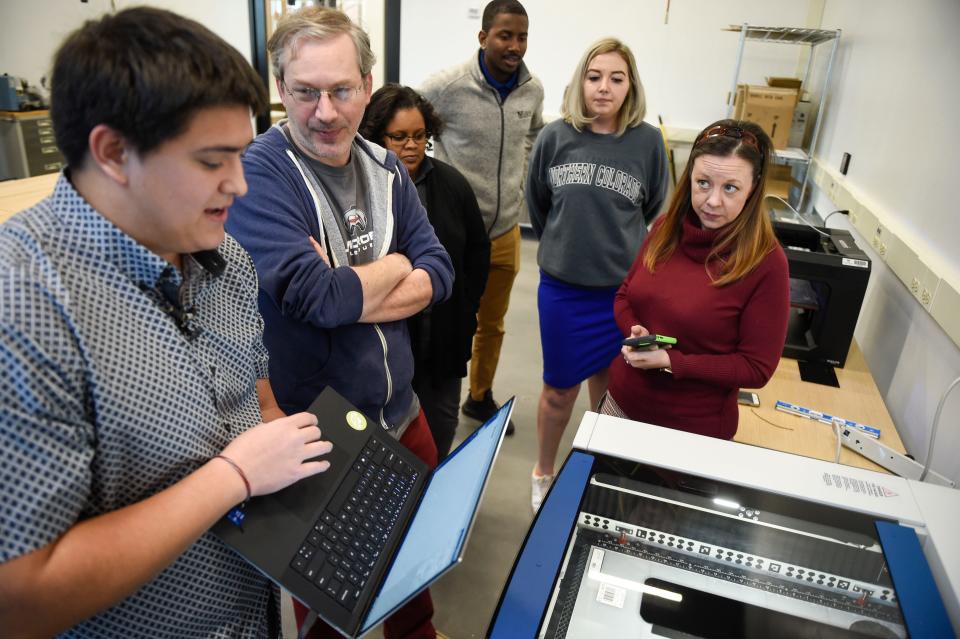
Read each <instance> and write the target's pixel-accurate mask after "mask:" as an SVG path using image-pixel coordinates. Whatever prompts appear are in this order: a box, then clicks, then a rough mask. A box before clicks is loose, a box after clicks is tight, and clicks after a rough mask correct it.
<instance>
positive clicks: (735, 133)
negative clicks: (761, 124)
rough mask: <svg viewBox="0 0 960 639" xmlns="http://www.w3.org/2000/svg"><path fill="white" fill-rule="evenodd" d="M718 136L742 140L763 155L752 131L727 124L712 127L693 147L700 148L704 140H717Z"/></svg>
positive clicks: (702, 134) (758, 141)
mask: <svg viewBox="0 0 960 639" xmlns="http://www.w3.org/2000/svg"><path fill="white" fill-rule="evenodd" d="M717 136H722V137H725V138H734V139H736V140H740V141H741V142H743V143H744V144H746V145H747V146H752V147H753V148H754V149H756V150H757V152H758V153H760V155H761V156H762V155H763V148H762V147H761V146H760V140H758V139H757V136H755V135H754V134H753V133H751V132H750V131H746V130H744V129H741V128H740V127H738V126H731V125H726V124H718V125H716V126H712V127H710V128H709V129H707V130H706V131H704V132H703V133H701V134H700V137H699V138H697V141H696V143H694V145H693V146H695V147H696V146H699V145H700V144H701V143H703V141H704V140H706V139H708V138H715V137H717Z"/></svg>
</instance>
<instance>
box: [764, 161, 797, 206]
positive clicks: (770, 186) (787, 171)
mask: <svg viewBox="0 0 960 639" xmlns="http://www.w3.org/2000/svg"><path fill="white" fill-rule="evenodd" d="M794 186H796V185H795V184H794V181H793V167H791V166H788V165H784V164H771V165H770V173H769V174H768V175H767V186H766V189H765V190H764V192H763V198H764V199H763V203H762V206H763V210H764V211H766V212H767V214H768V215H769V213H770V209H771V208H780V207H783V203H782V202H780V200H775V199H767V196H768V195H776V196H779V197H782V198H783V199H784V200H786V201H788V202H789V201H790V189H791V188H793V187H794Z"/></svg>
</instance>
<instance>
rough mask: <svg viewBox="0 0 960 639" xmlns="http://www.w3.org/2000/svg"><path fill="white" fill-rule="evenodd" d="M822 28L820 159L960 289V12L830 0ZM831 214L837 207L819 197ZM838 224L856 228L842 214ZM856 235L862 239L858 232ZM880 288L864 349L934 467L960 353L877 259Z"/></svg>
mask: <svg viewBox="0 0 960 639" xmlns="http://www.w3.org/2000/svg"><path fill="white" fill-rule="evenodd" d="M823 21H824V26H826V27H838V28H841V29H843V37H842V39H841V49H840V55H839V61H838V65H837V68H836V70H835V74H834V81H833V82H832V87H831V91H830V94H829V96H830V97H829V102H828V104H827V105H826V107H825V117H824V124H823V130H822V136H823V140H822V144H821V145H820V151H819V153H818V154H817V156H818V160H819V161H820V162H821V163H823V164H824V165H826V166H828V167H832V168H833V169H837V167H838V166H839V164H840V159H841V156H842V154H843V153H844V152H848V153H850V154H851V156H852V160H851V162H850V169H849V172H848V174H847V176H846V177H845V180H846V183H847V184H848V185H849V187H850V188H851V190H854V189H855V190H856V191H857V192H858V193H860V194H862V195H863V196H864V197H863V200H864V201H865V202H866V201H869V203H870V208H871V209H872V210H873V212H874V213H875V214H876V215H877V217H878V218H880V220H881V221H882V222H883V224H884V225H885V226H886V227H888V228H890V229H892V230H894V231H895V233H896V235H897V236H898V237H899V238H900V239H901V240H902V241H904V242H905V243H906V244H908V245H909V246H910V248H912V249H913V251H914V252H916V253H917V254H918V255H919V256H920V257H921V259H923V260H924V261H925V262H926V263H927V264H929V265H930V266H931V267H933V268H934V270H935V271H936V272H937V273H938V274H939V275H940V277H942V278H944V279H946V280H948V281H949V282H950V283H951V285H952V286H953V288H954V289H955V290H957V289H960V275H958V273H960V252H958V250H957V248H956V246H957V240H956V238H957V220H958V218H957V199H956V196H955V193H954V192H953V188H952V187H953V186H954V184H955V183H956V179H957V178H956V175H955V174H956V170H957V167H958V160H960V154H958V152H957V148H958V142H957V140H958V139H960V121H958V120H957V117H956V113H957V104H960V86H958V84H957V80H956V79H957V68H958V63H960V39H958V38H957V36H956V30H957V27H958V26H960V3H958V2H956V1H955V0H923V1H921V2H915V3H909V4H904V3H900V2H897V1H896V0H882V1H879V2H878V1H876V0H828V1H827V3H826V6H825V11H824V16H823ZM817 206H818V208H819V210H821V211H829V210H832V209H833V208H834V206H833V203H832V202H830V201H829V200H827V198H826V197H825V196H824V195H823V194H822V193H821V194H818V199H817ZM830 221H831V225H833V224H832V223H833V222H837V223H838V224H843V225H844V226H846V227H849V224H848V223H847V220H846V219H845V218H842V217H841V216H839V215H835V216H833V218H831V220H830ZM854 232H855V234H856V231H854ZM856 235H857V243H858V244H859V245H860V246H861V247H863V248H865V249H866V250H867V251H868V252H869V253H870V254H871V257H872V258H873V265H874V267H873V268H874V270H873V274H872V276H871V281H870V288H869V290H868V294H867V298H866V300H865V303H864V307H863V310H862V311H861V315H860V321H859V324H858V325H857V331H856V338H857V341H858V342H859V343H860V345H861V348H862V350H863V352H864V354H865V356H866V359H867V362H868V363H869V365H870V369H871V371H872V373H873V375H874V377H875V378H876V380H877V385H878V386H879V388H880V392H881V393H882V394H883V396H884V401H885V402H886V405H887V409H888V410H889V411H890V414H891V416H892V417H893V420H894V422H895V423H896V424H897V428H898V430H899V431H900V434H901V436H902V437H903V440H904V443H905V444H906V446H907V449H908V450H909V451H910V452H911V453H913V454H914V455H915V456H916V457H917V459H918V460H921V461H923V460H924V458H925V456H926V451H927V442H928V438H929V433H930V427H931V424H932V420H933V415H934V412H935V410H936V405H937V401H938V400H939V398H940V395H941V393H943V391H944V390H945V388H946V387H947V385H948V384H949V383H950V382H951V381H952V380H953V379H955V378H956V377H957V376H958V375H960V348H958V347H957V345H956V344H955V343H954V342H953V341H951V340H950V339H949V337H948V336H947V335H946V334H945V333H944V331H943V330H942V329H941V328H940V326H938V325H937V323H936V322H935V321H934V320H933V319H932V318H931V316H930V315H929V314H928V313H927V312H926V310H925V309H924V308H923V307H922V306H921V305H920V304H919V303H918V302H917V301H916V300H915V299H914V297H913V296H912V295H911V294H910V292H909V290H908V289H907V287H906V286H905V285H904V284H903V283H902V282H901V281H900V279H899V278H897V276H896V275H895V274H894V273H893V272H892V271H891V269H890V268H889V267H887V266H886V265H885V264H884V263H883V261H882V259H881V258H880V256H879V255H877V254H876V253H875V252H874V251H873V250H872V249H871V248H870V242H869V239H870V238H863V237H860V236H859V234H856ZM958 450H960V391H954V395H953V396H952V398H951V399H950V400H948V402H947V404H946V405H945V408H944V413H943V415H942V417H941V426H940V432H939V434H938V436H937V447H936V450H935V451H934V455H933V467H934V468H935V469H936V470H937V471H939V472H941V473H942V474H945V475H947V476H948V477H950V478H952V479H954V480H960V455H957V451H958Z"/></svg>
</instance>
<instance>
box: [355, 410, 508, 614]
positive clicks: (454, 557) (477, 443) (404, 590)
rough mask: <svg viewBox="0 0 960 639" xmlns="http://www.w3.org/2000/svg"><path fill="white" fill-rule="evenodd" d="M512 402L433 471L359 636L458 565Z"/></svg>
mask: <svg viewBox="0 0 960 639" xmlns="http://www.w3.org/2000/svg"><path fill="white" fill-rule="evenodd" d="M513 401H514V400H513V399H512V398H511V399H510V401H508V402H506V403H505V404H504V405H503V406H502V407H501V408H500V410H498V411H497V413H496V414H495V415H494V416H493V417H491V418H490V419H489V420H488V421H487V422H486V423H485V424H484V425H483V426H481V427H480V428H478V429H477V430H476V431H474V432H473V434H472V435H470V437H468V438H467V439H466V440H465V441H464V442H463V443H462V444H461V445H460V446H459V447H458V448H457V450H456V451H454V452H453V454H451V455H450V456H449V457H447V458H446V459H445V460H444V462H443V464H441V465H440V466H439V467H438V468H437V469H436V470H435V471H434V473H433V477H432V478H431V480H430V485H429V486H428V487H427V489H426V491H425V492H424V494H423V499H422V500H421V502H420V506H419V508H418V509H417V513H416V515H414V518H413V521H412V522H411V523H410V527H409V529H408V530H407V534H406V537H405V538H404V540H403V543H402V544H401V545H400V548H399V549H398V550H397V556H396V558H395V559H394V562H393V565H392V566H391V567H390V572H389V573H388V574H387V578H386V580H385V581H384V583H383V587H382V588H381V589H380V593H379V594H378V595H377V598H376V599H375V600H374V602H373V606H371V608H370V612H369V613H368V614H367V619H366V622H365V623H364V627H363V629H362V631H361V632H366V631H367V629H369V628H371V627H372V626H374V625H375V624H377V623H379V622H380V621H381V620H382V619H383V618H384V617H386V616H387V615H388V614H390V613H391V612H393V610H394V609H395V608H397V607H399V606H400V605H402V604H403V603H404V602H406V601H407V599H409V598H410V597H412V596H413V595H415V594H417V593H418V592H420V591H421V590H422V589H423V588H425V587H426V586H428V585H430V584H431V583H433V581H434V580H435V579H437V578H438V577H440V575H442V574H443V573H444V572H446V571H447V570H448V569H449V568H450V567H452V566H454V565H456V563H457V562H458V561H459V559H460V556H461V555H462V553H463V548H464V546H465V545H466V540H467V533H469V531H470V527H471V526H472V524H473V519H474V517H475V515H476V512H477V508H478V507H479V505H480V497H481V496H482V494H483V489H484V486H485V485H486V482H487V477H488V476H489V474H490V469H491V467H492V466H493V461H494V458H495V457H496V454H497V451H498V450H499V448H500V442H501V441H502V439H503V431H504V429H505V428H506V425H507V420H508V419H509V417H510V412H511V409H512V408H513Z"/></svg>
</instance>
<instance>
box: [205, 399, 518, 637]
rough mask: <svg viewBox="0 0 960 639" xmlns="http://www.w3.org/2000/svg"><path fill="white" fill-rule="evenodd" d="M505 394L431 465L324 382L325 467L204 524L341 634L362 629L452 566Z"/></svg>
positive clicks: (316, 406)
mask: <svg viewBox="0 0 960 639" xmlns="http://www.w3.org/2000/svg"><path fill="white" fill-rule="evenodd" d="M513 402H514V400H513V398H511V399H510V400H509V401H508V402H506V403H505V404H504V405H503V406H502V407H501V408H500V410H498V411H497V413H496V414H495V415H494V416H493V417H491V418H490V419H489V420H488V421H487V422H486V423H485V424H484V425H483V426H481V427H480V428H478V429H477V430H476V431H474V432H473V434H471V435H470V437H469V438H467V440H466V441H464V442H463V443H462V444H461V445H460V446H459V447H458V448H457V449H456V450H455V451H454V452H453V453H451V454H450V456H449V457H447V458H446V459H445V460H444V462H443V463H442V464H441V465H440V466H438V467H437V468H436V470H434V471H433V472H432V473H431V472H430V471H429V470H428V469H427V467H426V465H425V464H424V463H423V462H421V461H420V460H419V459H418V458H417V457H416V456H415V455H413V453H411V452H410V451H409V450H407V449H406V448H405V447H404V446H402V445H401V444H400V443H399V442H398V441H396V440H395V439H393V438H392V437H390V435H389V434H387V432H386V431H384V430H383V429H382V428H381V427H380V426H379V424H378V423H377V422H376V421H374V420H371V419H369V418H367V417H366V416H364V415H363V414H362V413H361V412H360V411H358V410H357V409H356V408H354V407H353V406H352V405H351V404H350V403H349V402H348V401H347V400H346V399H344V398H343V397H342V396H341V395H339V394H338V393H337V392H336V391H334V390H333V389H331V388H329V387H328V388H327V389H326V390H324V391H323V392H322V393H321V394H320V395H319V396H318V397H317V399H316V400H314V402H313V404H312V405H311V406H310V408H309V409H308V410H309V411H310V412H311V413H314V414H315V415H317V418H318V419H319V423H320V429H321V431H322V433H323V439H325V440H329V441H330V442H332V443H333V450H332V451H331V453H330V454H329V455H327V456H325V457H324V459H326V460H328V461H329V462H330V468H329V469H328V470H327V471H326V472H324V473H320V474H319V475H314V476H313V477H308V478H307V479H304V480H301V481H299V482H297V483H296V484H293V485H292V486H289V487H287V488H285V489H283V490H281V491H279V492H276V493H273V494H271V495H263V496H261V497H254V498H253V499H251V500H250V501H249V502H248V503H247V504H246V505H245V506H244V507H238V508H235V509H234V510H232V511H230V512H229V513H228V514H227V516H226V517H224V518H223V519H221V520H220V521H219V522H217V524H215V525H214V527H213V529H212V531H213V533H214V534H215V535H217V536H218V537H220V538H221V539H223V541H225V542H226V543H227V544H228V545H230V546H232V547H233V548H234V549H236V550H237V552H239V553H240V554H241V555H243V557H244V558H246V559H247V561H249V562H250V563H251V564H253V565H254V566H256V567H257V568H258V569H259V570H260V571H261V572H263V573H264V574H265V575H267V576H268V577H270V579H272V580H273V581H275V582H276V583H277V584H279V585H280V586H281V587H283V588H284V589H286V590H287V591H289V592H290V594H291V595H292V596H293V597H295V598H296V599H298V600H300V601H301V602H303V603H304V604H305V605H306V606H308V607H309V608H310V609H312V610H313V611H314V612H316V613H317V615H318V616H319V617H320V618H321V619H323V620H324V621H326V622H327V623H328V624H330V625H331V626H333V627H334V628H336V629H337V630H339V631H340V632H341V633H343V634H344V635H346V636H349V637H354V636H358V635H362V634H364V633H366V632H367V631H368V630H370V629H371V628H373V627H374V626H376V625H377V624H379V623H380V622H381V621H383V620H384V619H385V618H386V617H387V616H389V615H390V614H391V613H392V612H393V611H394V610H396V609H397V608H399V607H400V606H402V605H403V604H404V603H406V602H407V601H409V600H410V599H411V598H412V597H413V596H414V595H416V594H417V593H419V592H420V591H421V590H423V589H424V588H426V587H427V586H429V585H430V584H431V583H433V582H434V581H436V580H437V579H438V578H439V577H440V576H441V575H443V574H444V573H445V572H447V571H448V570H450V569H451V568H453V567H454V566H455V565H456V564H458V563H459V562H460V560H461V558H462V557H463V553H464V550H465V549H466V544H467V538H468V535H469V532H470V529H471V528H472V526H473V522H474V519H475V517H476V513H477V509H478V508H479V506H480V500H481V498H482V497H483V492H484V489H485V488H486V485H487V479H488V477H489V476H490V471H491V470H492V468H493V463H494V460H495V459H496V456H497V453H498V452H499V450H500V445H501V443H502V442H503V436H504V433H505V432H506V426H507V423H508V422H509V420H510V414H511V412H512V411H513Z"/></svg>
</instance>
